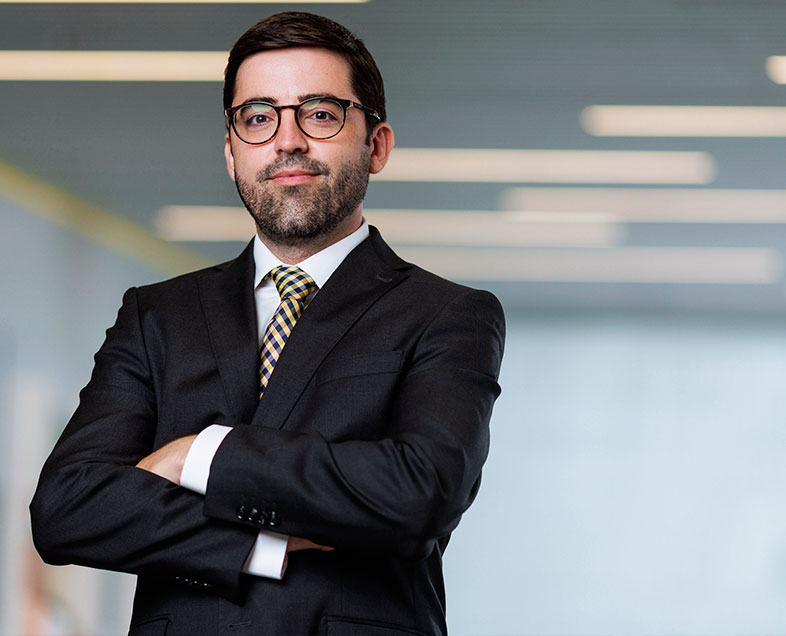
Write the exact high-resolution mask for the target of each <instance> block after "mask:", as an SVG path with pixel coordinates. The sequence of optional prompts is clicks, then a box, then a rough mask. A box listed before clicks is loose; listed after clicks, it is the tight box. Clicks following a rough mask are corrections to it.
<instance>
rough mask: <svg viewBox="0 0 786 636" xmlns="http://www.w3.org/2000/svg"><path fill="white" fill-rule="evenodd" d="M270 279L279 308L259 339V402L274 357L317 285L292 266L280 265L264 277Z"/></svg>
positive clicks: (268, 377) (281, 347)
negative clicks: (276, 292) (279, 302)
mask: <svg viewBox="0 0 786 636" xmlns="http://www.w3.org/2000/svg"><path fill="white" fill-rule="evenodd" d="M265 278H272V279H273V282H274V283H275V284H276V289H277V290H278V295H279V296H281V304H280V305H279V306H278V309H276V313H274V314H273V317H272V318H271V319H270V323H269V324H268V326H267V329H266V330H265V335H264V336H262V347H261V350H260V352H259V357H260V364H259V399H260V400H261V399H262V395H263V394H264V393H265V389H266V388H267V383H268V382H269V380H270V375H271V374H272V373H273V367H275V366H276V361H277V360H278V356H280V355H281V350H282V349H283V348H284V345H285V344H286V342H287V338H289V334H290V333H292V329H294V327H295V323H296V322H297V319H298V318H300V314H302V313H303V307H305V306H306V298H308V295H309V294H310V293H311V292H313V291H314V290H316V288H317V284H316V283H315V282H314V279H313V278H311V276H309V275H308V274H306V272H304V271H303V270H302V269H300V268H299V267H295V266H293V265H289V266H286V265H280V266H278V267H274V268H273V269H271V270H270V272H269V273H268V274H267V276H265Z"/></svg>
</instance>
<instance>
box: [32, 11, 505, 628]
mask: <svg viewBox="0 0 786 636" xmlns="http://www.w3.org/2000/svg"><path fill="white" fill-rule="evenodd" d="M224 106H225V108H226V116H227V135H226V147H225V154H226V160H227V169H228V171H229V175H230V177H231V178H232V179H233V180H234V181H235V183H236V185H237V189H238V192H239V194H240V197H241V198H242V200H243V202H244V203H245V205H246V207H247V208H248V210H249V212H250V213H251V214H252V216H253V217H254V219H255V221H256V224H257V236H256V237H255V238H254V240H253V241H252V242H251V243H250V244H249V245H248V247H247V248H246V249H245V251H244V252H243V253H242V254H241V255H240V256H239V257H238V258H237V259H235V260H233V261H230V262H229V263H224V264H222V265H218V266H216V267H213V268H209V269H206V270H203V271H199V272H195V273H192V274H187V275H185V276H180V277H178V278H175V279H172V280H169V281H166V282H163V283H159V284H156V285H150V286H145V287H140V288H132V289H130V290H129V291H128V292H126V294H125V296H124V299H123V305H122V307H121V308H120V311H119V313H118V317H117V322H116V323H115V325H114V326H113V327H112V328H111V329H109V330H108V331H107V338H106V341H105V342H104V344H103V345H102V347H101V349H100V350H99V352H98V353H97V354H96V358H95V362H96V364H95V369H94V371H93V375H92V378H91V380H90V382H89V384H88V385H87V386H86V387H85V389H84V390H83V391H82V393H81V395H80V398H81V399H80V404H79V407H78V409H77V411H76V413H75V414H74V416H73V418H72V419H71V421H70V422H69V424H68V426H67V427H66V430H65V431H64V433H63V435H62V437H61V439H60V440H59V441H58V443H57V445H56V447H55V449H54V451H53V452H52V455H51V456H50V458H49V459H48V461H47V463H46V465H45V466H44V469H43V471H42V474H41V480H40V483H39V486H38V490H37V492H36V495H35V497H34V499H33V502H32V504H31V514H32V521H33V534H34V539H35V542H36V547H37V548H38V550H39V552H40V553H41V555H42V556H43V557H44V559H45V560H47V561H48V562H50V563H54V564H64V563H78V564H82V565H87V566H92V567H98V568H106V569H112V570H119V571H124V572H132V573H135V574H137V575H138V584H137V591H136V597H135V600H134V612H133V618H132V624H131V633H132V634H165V633H166V634H167V635H168V636H173V635H180V634H182V635H192V634H202V633H204V634H219V633H221V634H223V633H232V634H234V633H244V634H314V633H320V634H365V635H368V634H371V635H373V634H385V635H387V636H390V635H393V634H444V633H446V624H445V598H444V588H443V581H442V568H441V559H442V553H443V552H444V550H445V547H446V546H447V543H448V538H449V536H450V533H451V531H452V530H453V529H454V528H455V527H456V525H457V524H458V522H459V519H460V517H461V514H462V513H463V512H464V511H465V510H466V509H467V507H468V506H469V505H470V503H471V502H472V500H473V498H474V496H475V494H476V492H477V488H478V485H479V483H480V471H481V466H482V464H483V461H484V460H485V457H486V454H487V450H488V421H489V417H490V415H491V408H492V404H493V402H494V400H495V398H496V397H497V395H498V393H499V387H498V385H497V382H496V379H497V374H498V370H499V365H500V359H501V356H502V345H503V337H504V323H503V317H502V311H501V308H500V306H499V303H498V302H497V301H496V299H495V298H494V297H493V296H492V295H491V294H488V293H486V292H479V291H475V290H472V289H469V288H466V287H462V286H459V285H455V284H453V283H450V282H448V281H445V280H442V279H440V278H438V277H436V276H434V275H432V274H429V273H427V272H425V271H423V270H421V269H419V268H417V267H415V266H413V265H411V264H408V263H405V262H404V261H402V260H401V259H399V258H398V257H397V256H396V255H395V254H394V253H393V252H392V251H391V250H390V248H389V247H388V246H387V245H386V244H385V243H384V242H383V240H382V238H381V237H380V235H379V233H378V232H377V231H376V230H375V229H374V228H371V227H369V226H368V225H367V224H366V222H365V221H364V219H363V215H362V210H363V208H362V200H363V197H364V195H365V190H366V186H367V183H368V175H369V173H376V172H378V171H380V170H381V169H382V168H383V166H384V165H385V162H386V160H387V158H388V155H389V153H390V151H391V149H392V147H393V131H392V129H391V127H390V126H389V125H388V124H387V123H386V121H385V119H386V118H385V104H384V90H383V85H382V79H381V76H380V75H379V71H378V70H377V67H376V64H375V63H374V60H373V59H372V58H371V55H370V54H369V53H368V51H367V50H366V48H365V47H364V45H363V44H362V42H360V41H359V40H357V39H356V38H355V37H354V36H353V35H352V34H350V33H349V32H348V31H347V30H346V29H344V28H343V27H341V26H340V25H338V24H336V23H334V22H332V21H330V20H327V19H325V18H322V17H319V16H314V15H311V14H307V13H294V12H290V13H282V14H277V15H274V16H272V17H270V18H267V19H266V20H263V21H261V22H260V23H258V24H256V25H255V26H254V27H252V28H251V29H250V30H249V31H248V32H246V33H245V34H244V35H243V36H242V37H241V38H240V40H239V41H238V42H237V43H236V44H235V46H234V48H233V49H232V52H231V53H230V57H229V62H228V65H227V71H226V83H225V89H224ZM293 266H296V267H293ZM285 553H288V558H286V557H285ZM285 566H286V567H285ZM284 570H286V571H284Z"/></svg>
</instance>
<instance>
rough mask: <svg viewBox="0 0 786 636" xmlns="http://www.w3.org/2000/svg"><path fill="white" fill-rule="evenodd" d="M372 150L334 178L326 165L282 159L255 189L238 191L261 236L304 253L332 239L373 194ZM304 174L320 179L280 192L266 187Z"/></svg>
mask: <svg viewBox="0 0 786 636" xmlns="http://www.w3.org/2000/svg"><path fill="white" fill-rule="evenodd" d="M369 160H370V148H369V147H368V146H365V147H364V151H363V153H362V154H361V156H360V157H358V159H357V160H356V161H354V162H348V163H345V164H343V165H341V166H340V167H339V168H338V170H337V171H336V172H335V174H333V171H331V170H330V168H328V166H327V164H325V163H323V162H321V161H316V160H314V159H310V158H308V157H304V156H301V155H282V156H281V157H279V158H278V159H276V160H275V161H273V163H271V164H270V165H269V166H267V167H266V168H264V169H263V170H260V171H259V173H257V176H256V180H255V181H254V182H252V183H249V182H247V181H244V180H243V179H241V178H239V177H237V176H235V185H236V186H237V192H238V194H239V195H240V198H241V199H242V200H243V204H244V205H245V206H246V209H247V210H248V211H249V212H250V213H251V216H252V217H253V218H254V221H255V222H256V224H257V228H259V232H260V233H261V234H262V235H263V236H265V237H267V238H268V239H270V240H271V241H273V242H274V243H277V244H279V245H285V246H287V247H300V246H303V245H307V244H309V243H311V242H313V241H314V240H315V239H318V238H320V237H324V236H327V235H329V234H330V233H331V232H332V231H333V230H335V229H336V227H337V226H338V224H339V223H341V221H343V220H344V219H346V218H347V217H348V216H349V215H350V214H352V213H353V212H354V211H355V210H356V209H357V207H358V206H359V205H360V204H361V202H362V201H363V198H364V197H365V196H366V189H367V188H368V177H369ZM288 169H302V170H308V171H312V172H316V173H318V174H320V175H322V176H321V178H317V183H306V184H300V185H291V186H277V185H274V184H272V183H270V182H268V181H267V179H269V178H270V177H272V176H273V175H275V174H276V173H277V172H279V171H280V170H288Z"/></svg>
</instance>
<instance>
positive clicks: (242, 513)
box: [237, 506, 246, 519]
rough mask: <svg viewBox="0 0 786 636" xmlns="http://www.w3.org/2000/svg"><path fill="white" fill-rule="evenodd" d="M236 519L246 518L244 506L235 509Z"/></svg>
mask: <svg viewBox="0 0 786 636" xmlns="http://www.w3.org/2000/svg"><path fill="white" fill-rule="evenodd" d="M237 518H238V519H245V518H246V507H245V506H240V507H239V508H238V509H237Z"/></svg>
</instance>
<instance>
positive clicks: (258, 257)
mask: <svg viewBox="0 0 786 636" xmlns="http://www.w3.org/2000/svg"><path fill="white" fill-rule="evenodd" d="M368 234H369V232H368V222H367V221H366V219H363V223H361V224H360V227H359V228H358V229H357V230H355V231H354V232H352V234H350V235H348V236H345V237H344V238H343V239H341V240H340V241H337V242H335V243H333V244H332V245H328V246H327V247H326V248H325V249H323V250H321V251H319V252H317V253H316V254H312V255H311V256H309V257H308V258H307V259H305V260H304V261H302V262H300V263H295V265H297V266H298V267H299V268H300V269H302V270H303V271H304V272H306V273H307V274H308V275H309V276H311V278H313V279H314V282H315V283H316V284H317V286H318V287H322V286H323V285H324V284H325V283H326V282H327V280H328V278H330V276H331V275H332V274H333V272H334V271H336V269H337V268H338V266H339V265H341V263H342V262H343V261H344V259H345V258H346V257H347V256H348V255H349V253H350V252H351V251H352V250H353V249H355V248H356V247H357V246H358V245H360V243H362V242H363V241H364V240H365V239H366V238H368ZM281 264H282V263H281V261H280V260H279V258H278V257H277V256H276V255H275V254H273V252H271V251H270V250H269V249H268V248H267V246H266V245H265V244H264V243H263V242H262V241H260V240H259V236H257V235H254V289H256V288H257V287H259V284H260V283H261V282H262V279H263V278H264V277H265V274H267V273H268V272H269V271H270V270H271V269H273V268H274V267H277V266H279V265H281Z"/></svg>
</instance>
